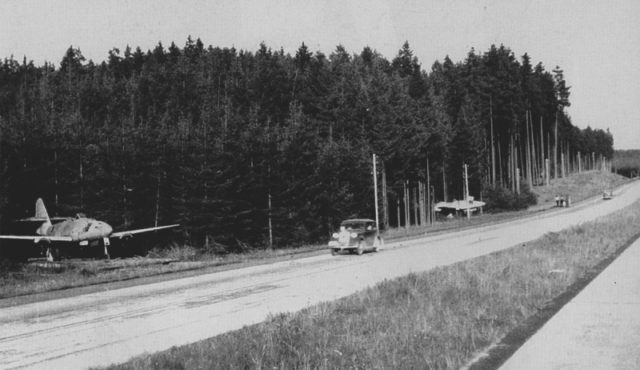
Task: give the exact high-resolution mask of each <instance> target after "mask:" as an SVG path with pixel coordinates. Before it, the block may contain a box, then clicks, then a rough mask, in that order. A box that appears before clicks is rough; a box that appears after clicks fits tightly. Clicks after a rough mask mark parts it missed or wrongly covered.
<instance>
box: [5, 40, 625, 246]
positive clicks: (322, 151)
mask: <svg viewBox="0 0 640 370" xmlns="http://www.w3.org/2000/svg"><path fill="white" fill-rule="evenodd" d="M568 98H569V87H568V86H566V84H565V81H564V79H563V74H562V70H560V69H559V68H556V69H554V70H553V71H551V72H549V71H547V70H545V68H544V67H543V65H542V64H541V63H538V64H536V65H535V66H534V65H532V64H531V60H530V58H529V56H528V55H527V54H525V55H523V56H522V57H521V58H519V59H518V58H516V57H515V56H514V54H513V52H512V51H511V50H509V49H508V48H506V47H504V46H500V47H496V46H492V47H491V48H490V49H489V50H488V51H486V52H484V53H477V52H476V51H474V50H473V49H472V50H471V51H470V52H469V53H468V55H467V58H466V59H465V60H464V61H461V62H458V63H454V62H453V61H451V60H450V59H449V58H448V57H445V58H444V60H443V61H442V62H440V61H436V62H435V63H434V64H433V65H432V67H431V70H430V71H429V72H427V71H425V70H424V69H423V68H422V66H421V64H420V63H419V61H418V59H417V58H416V57H415V56H414V55H413V53H412V50H411V48H410V46H409V44H408V43H405V44H404V45H403V46H402V48H401V49H400V50H399V52H398V54H397V56H396V57H395V58H393V59H392V60H391V61H388V60H387V59H385V58H384V57H382V56H381V55H380V54H378V53H377V52H375V51H374V50H372V49H371V48H369V47H365V48H364V49H363V50H362V51H361V52H360V54H350V53H348V52H347V51H346V50H345V49H344V48H343V47H342V46H338V47H337V48H336V50H335V51H334V52H332V53H331V54H329V55H325V54H323V53H320V52H315V53H313V52H311V51H310V50H309V49H308V48H307V47H306V46H305V45H304V44H302V45H301V46H300V48H299V49H298V50H297V52H296V53H295V55H290V54H286V53H284V52H283V51H282V50H272V49H270V48H269V47H267V46H266V45H264V44H262V45H260V48H259V49H258V50H257V51H255V52H250V51H244V50H236V49H234V48H219V47H211V46H209V47H206V48H205V47H204V45H203V43H202V42H201V41H200V40H199V39H198V40H196V41H193V40H192V39H191V38H189V39H188V40H187V42H186V44H185V45H184V47H183V48H179V47H177V46H176V45H175V44H173V43H172V44H171V45H170V46H169V47H168V48H165V47H164V46H163V45H162V44H161V43H159V44H158V45H157V46H156V47H155V48H154V49H153V50H149V51H147V52H143V51H142V50H140V48H136V49H135V50H132V49H131V48H129V47H127V48H126V49H125V50H123V51H120V50H118V49H112V50H111V51H109V54H108V58H107V60H106V61H104V62H102V63H100V64H96V63H94V62H92V61H86V60H85V58H84V57H83V55H82V53H81V51H80V50H79V49H76V48H73V47H70V48H69V49H68V50H67V52H66V54H65V55H64V57H63V58H62V61H61V62H60V65H59V66H55V65H53V64H50V63H45V65H43V66H34V64H33V63H32V62H29V61H27V60H26V59H25V60H23V61H22V62H18V61H16V60H14V59H13V58H8V59H5V60H4V61H3V63H2V64H1V65H0V129H1V131H0V153H1V157H0V216H1V217H2V219H1V220H0V223H2V224H3V225H6V223H7V222H8V220H10V219H13V218H16V217H22V216H25V215H26V213H27V212H28V213H31V212H33V211H32V208H33V204H34V201H35V198H36V197H43V198H44V199H45V202H46V204H47V206H48V208H49V213H50V214H58V215H69V214H74V213H75V212H79V211H82V212H86V213H87V214H89V215H92V216H95V217H97V218H101V219H104V220H105V221H108V222H110V223H112V224H113V225H114V226H116V227H118V228H122V227H137V226H139V227H144V226H149V225H154V224H164V223H169V222H171V223H173V222H178V223H181V224H182V225H183V226H184V229H183V230H184V235H183V236H184V238H185V240H186V242H189V243H192V244H194V245H198V246H201V245H209V246H210V245H216V246H218V247H219V248H223V249H225V250H233V249H243V248H246V247H258V246H266V245H270V244H272V243H273V244H274V245H276V246H285V245H290V244H292V243H300V242H312V241H318V240H322V239H324V238H326V237H327V235H329V233H330V232H331V231H332V229H333V228H334V227H335V226H336V224H337V223H338V222H339V221H340V220H341V219H344V218H347V217H352V216H361V217H373V213H374V212H373V184H372V182H373V181H372V163H371V154H372V153H376V154H377V155H378V157H379V159H380V162H379V163H378V169H379V176H380V177H379V180H380V182H383V183H385V184H386V189H387V192H386V194H381V195H382V196H381V203H384V204H386V205H387V206H388V209H390V211H388V212H387V213H386V214H385V215H384V217H382V219H383V220H384V222H385V223H390V224H391V225H397V224H398V223H399V222H400V223H401V224H405V223H406V220H404V218H405V217H407V216H406V215H408V217H409V221H410V222H411V217H412V215H411V213H409V212H404V211H403V212H402V215H401V213H400V208H402V209H403V210H404V208H405V204H404V203H403V199H404V198H405V197H406V196H407V195H408V196H412V195H411V194H412V193H411V192H409V191H405V190H404V187H407V186H408V188H415V187H416V184H417V183H418V182H420V183H422V184H424V183H426V182H427V180H428V181H429V184H428V186H424V185H423V186H422V188H423V189H425V188H426V189H427V190H428V191H429V192H430V193H431V194H432V197H433V198H435V199H436V200H442V199H445V198H448V200H451V199H453V198H457V199H462V197H463V181H462V167H463V164H465V163H466V164H468V166H469V167H468V168H469V187H470V193H471V194H472V195H476V197H478V196H479V194H480V193H481V192H482V191H484V190H486V189H489V188H496V187H501V188H505V189H512V190H515V185H514V184H515V171H514V169H515V168H520V169H522V170H521V172H520V176H522V177H523V179H527V180H528V181H530V182H531V184H532V185H536V184H538V183H540V181H537V180H539V179H540V178H541V176H542V172H541V171H542V168H544V158H550V160H551V165H552V171H553V172H552V175H553V174H554V172H555V171H558V169H559V167H560V166H561V164H560V158H561V156H565V158H566V159H565V161H566V164H565V165H564V166H566V167H567V170H569V166H570V164H571V163H575V161H576V160H577V158H578V153H579V152H580V153H583V154H582V156H584V157H585V160H587V159H588V158H596V157H597V158H611V156H612V153H613V143H612V137H611V135H610V134H609V133H608V132H603V131H601V130H592V129H590V128H588V129H586V130H580V129H578V128H577V127H575V126H573V125H572V124H571V120H570V117H568V116H567V114H566V113H565V112H564V107H566V106H568V105H569V100H568ZM491 133H493V134H491ZM527 145H529V147H528V148H527ZM525 153H527V154H525ZM587 153H588V154H587ZM527 155H530V156H531V157H530V158H529V157H528V156H527ZM556 156H557V160H554V158H556ZM587 157H588V158H587ZM527 163H529V165H528V166H527ZM556 163H557V164H556ZM525 167H526V168H529V167H531V169H530V170H527V171H525V170H524V168H525ZM562 168H564V167H562ZM555 176H556V177H557V176H561V174H559V173H558V172H555ZM413 194H416V193H415V192H414V193H413ZM412 201H413V200H412ZM407 204H409V202H407ZM396 209H397V211H398V212H397V213H396V212H395V210H396ZM398 217H399V218H400V220H398ZM414 221H415V220H414Z"/></svg>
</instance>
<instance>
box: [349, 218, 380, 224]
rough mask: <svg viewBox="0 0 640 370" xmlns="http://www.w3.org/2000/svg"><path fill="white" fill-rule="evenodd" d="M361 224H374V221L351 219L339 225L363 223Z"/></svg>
mask: <svg viewBox="0 0 640 370" xmlns="http://www.w3.org/2000/svg"><path fill="white" fill-rule="evenodd" d="M363 222H375V221H374V220H372V219H369V218H352V219H349V220H344V221H342V223H341V225H344V224H351V223H363Z"/></svg>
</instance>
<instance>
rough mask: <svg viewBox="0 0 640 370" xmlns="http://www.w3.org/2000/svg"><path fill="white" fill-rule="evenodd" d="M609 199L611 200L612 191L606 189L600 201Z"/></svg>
mask: <svg viewBox="0 0 640 370" xmlns="http://www.w3.org/2000/svg"><path fill="white" fill-rule="evenodd" d="M611 198H613V191H612V190H609V189H607V190H604V191H603V192H602V199H604V200H609V199H611Z"/></svg>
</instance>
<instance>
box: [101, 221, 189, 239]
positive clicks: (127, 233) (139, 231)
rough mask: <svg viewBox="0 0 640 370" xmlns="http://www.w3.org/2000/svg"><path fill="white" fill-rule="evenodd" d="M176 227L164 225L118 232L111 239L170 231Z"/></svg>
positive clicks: (175, 225) (176, 225)
mask: <svg viewBox="0 0 640 370" xmlns="http://www.w3.org/2000/svg"><path fill="white" fill-rule="evenodd" d="M178 226H180V225H179V224H174V225H166V226H157V227H149V228H146V229H137V230H127V231H118V232H117V233H113V234H111V238H118V239H122V238H124V237H127V236H133V235H135V234H142V233H148V232H151V231H157V230H164V229H171V228H173V227H178Z"/></svg>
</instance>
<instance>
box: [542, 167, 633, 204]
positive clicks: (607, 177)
mask: <svg viewBox="0 0 640 370" xmlns="http://www.w3.org/2000/svg"><path fill="white" fill-rule="evenodd" d="M627 181H629V179H628V178H626V177H623V176H620V175H617V174H615V173H611V172H607V171H585V172H581V173H574V174H571V175H570V176H567V177H564V178H561V179H557V180H551V185H550V186H548V187H547V186H536V187H534V188H533V189H532V191H533V192H534V193H535V194H536V195H537V196H538V203H550V202H553V201H554V198H555V196H556V195H569V196H570V197H571V201H572V202H578V201H581V200H584V199H587V198H589V197H592V196H594V195H596V194H602V191H603V190H608V189H613V188H616V187H618V186H620V185H622V184H624V183H625V182H627Z"/></svg>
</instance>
